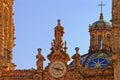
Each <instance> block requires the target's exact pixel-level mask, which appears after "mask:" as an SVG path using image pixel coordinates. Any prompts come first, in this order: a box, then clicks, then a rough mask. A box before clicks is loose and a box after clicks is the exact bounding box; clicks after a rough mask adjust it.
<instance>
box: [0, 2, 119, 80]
mask: <svg viewBox="0 0 120 80" xmlns="http://www.w3.org/2000/svg"><path fill="white" fill-rule="evenodd" d="M13 2H14V1H13V0H0V69H1V71H0V80H120V76H119V75H120V70H119V68H120V1H119V0H113V2H112V3H113V9H112V13H113V14H112V28H111V26H110V25H109V24H108V23H107V22H104V20H103V14H102V13H101V14H100V20H99V21H98V22H96V23H95V24H93V25H92V27H90V29H89V32H90V37H91V38H90V49H89V52H88V54H90V55H89V56H87V58H89V57H90V56H91V55H93V54H94V53H97V54H100V55H97V56H101V55H104V54H103V53H106V54H107V55H108V58H109V60H110V62H109V63H107V67H106V66H105V67H104V66H103V67H104V68H102V67H101V66H100V64H99V63H97V65H96V67H95V68H91V67H90V68H89V67H87V66H86V63H87V60H88V59H86V61H84V64H82V63H81V62H80V61H81V60H82V59H83V57H84V56H85V55H84V56H83V55H80V54H79V48H78V47H76V48H75V50H76V52H75V54H74V55H73V56H72V59H73V62H72V63H71V64H68V61H69V60H70V57H69V54H68V53H67V46H66V42H63V40H62V37H63V34H64V27H62V26H61V23H60V20H58V23H57V26H56V27H55V29H54V37H55V39H54V40H53V41H52V42H51V52H50V54H48V55H47V58H48V60H49V61H50V62H49V64H48V65H47V66H46V67H45V68H43V62H44V61H45V58H44V57H43V56H42V52H41V49H40V48H39V49H38V55H37V56H36V58H37V61H36V66H37V69H28V70H26V69H25V70H15V69H14V68H15V65H14V64H13V63H12V49H13V47H14V39H15V37H14V23H13V9H12V6H13ZM101 23H102V25H101ZM96 25H97V26H96ZM111 35H112V36H111ZM95 60H96V59H95ZM100 60H103V59H101V58H100ZM90 63H92V62H88V63H87V64H90ZM71 65H72V67H71Z"/></svg>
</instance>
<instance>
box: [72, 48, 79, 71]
mask: <svg viewBox="0 0 120 80" xmlns="http://www.w3.org/2000/svg"><path fill="white" fill-rule="evenodd" d="M75 50H76V53H75V54H74V55H73V56H72V59H73V64H74V68H75V69H80V59H81V56H80V54H79V52H78V51H79V48H78V47H76V48H75Z"/></svg>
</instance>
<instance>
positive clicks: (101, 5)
mask: <svg viewBox="0 0 120 80" xmlns="http://www.w3.org/2000/svg"><path fill="white" fill-rule="evenodd" d="M98 6H100V7H101V13H102V7H103V6H105V4H103V3H102V1H101V4H98Z"/></svg>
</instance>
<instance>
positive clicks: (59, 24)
mask: <svg viewBox="0 0 120 80" xmlns="http://www.w3.org/2000/svg"><path fill="white" fill-rule="evenodd" d="M57 26H58V27H60V26H61V23H60V19H58V24H57Z"/></svg>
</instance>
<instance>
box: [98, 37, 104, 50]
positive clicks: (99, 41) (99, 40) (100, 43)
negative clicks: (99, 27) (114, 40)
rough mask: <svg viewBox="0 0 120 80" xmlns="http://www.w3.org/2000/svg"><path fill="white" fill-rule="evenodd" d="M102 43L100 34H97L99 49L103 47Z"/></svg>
mask: <svg viewBox="0 0 120 80" xmlns="http://www.w3.org/2000/svg"><path fill="white" fill-rule="evenodd" d="M102 43H103V41H102V36H101V35H100V36H98V48H99V49H102V48H103V46H102Z"/></svg>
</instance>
